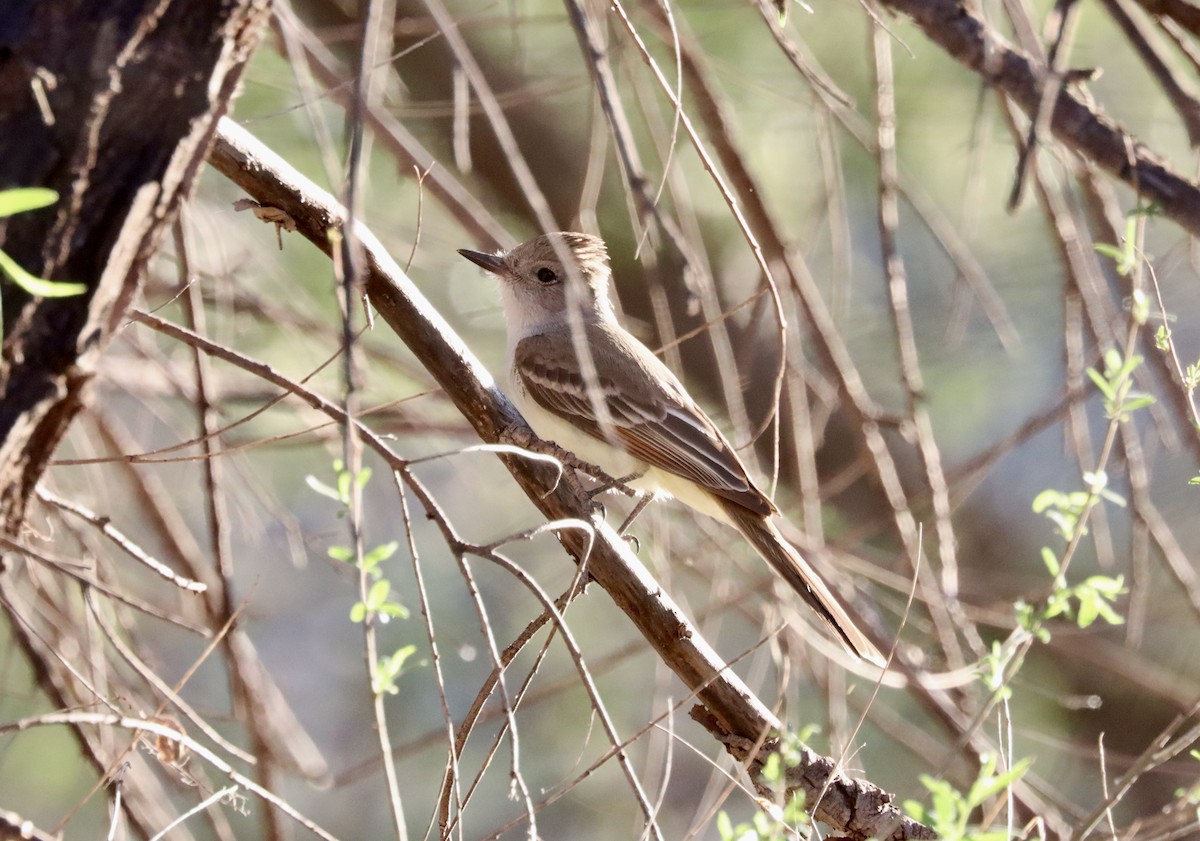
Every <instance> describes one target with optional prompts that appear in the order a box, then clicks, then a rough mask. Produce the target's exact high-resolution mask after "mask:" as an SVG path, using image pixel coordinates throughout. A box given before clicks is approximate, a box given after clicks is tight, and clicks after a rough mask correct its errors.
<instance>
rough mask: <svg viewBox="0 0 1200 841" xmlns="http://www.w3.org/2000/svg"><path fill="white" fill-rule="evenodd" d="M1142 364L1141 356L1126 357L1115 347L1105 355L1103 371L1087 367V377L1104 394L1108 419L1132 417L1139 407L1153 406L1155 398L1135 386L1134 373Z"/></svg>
mask: <svg viewBox="0 0 1200 841" xmlns="http://www.w3.org/2000/svg"><path fill="white" fill-rule="evenodd" d="M1141 364H1142V357H1140V356H1137V355H1136V354H1135V355H1132V356H1129V357H1125V356H1122V355H1121V352H1120V351H1119V350H1117V349H1116V348H1110V349H1109V350H1108V351H1106V352H1105V354H1104V371H1103V373H1101V372H1100V371H1097V370H1096V369H1095V368H1088V370H1087V375H1088V378H1089V379H1091V381H1092V382H1093V383H1094V384H1095V386H1096V388H1098V389H1099V390H1100V394H1101V395H1102V396H1103V397H1104V410H1105V412H1106V413H1107V414H1108V417H1109V418H1112V419H1114V420H1119V421H1125V420H1128V419H1129V415H1130V414H1131V413H1133V412H1135V411H1137V410H1138V409H1142V408H1145V407H1146V406H1150V405H1153V403H1154V398H1153V397H1152V396H1151V395H1149V394H1145V393H1143V392H1140V391H1134V389H1133V372H1134V371H1135V370H1137V367H1138V366H1139V365H1141Z"/></svg>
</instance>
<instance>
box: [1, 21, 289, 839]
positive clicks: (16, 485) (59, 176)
mask: <svg viewBox="0 0 1200 841" xmlns="http://www.w3.org/2000/svg"><path fill="white" fill-rule="evenodd" d="M3 6H4V10H3V12H0V189H8V188H13V187H49V188H51V189H54V190H56V191H57V192H58V193H59V196H60V200H59V202H58V203H57V204H56V205H54V206H52V207H48V208H45V209H43V210H38V211H34V212H30V213H24V214H19V215H17V216H13V217H10V218H8V219H0V248H2V249H3V250H4V251H5V252H6V253H7V254H8V255H10V256H11V257H12V258H13V259H15V260H16V261H17V262H18V263H19V264H20V265H21V266H22V267H23V268H25V269H26V270H27V271H30V272H32V273H34V274H36V275H39V276H41V277H45V278H49V279H52V280H70V281H75V282H79V283H83V284H85V285H86V287H87V292H86V293H85V294H83V295H80V296H78V297H72V298H52V299H41V298H30V297H29V296H28V295H27V294H25V293H24V292H23V291H22V290H21V289H19V288H18V287H17V286H16V285H15V284H13V283H12V282H11V281H10V280H9V279H8V278H7V277H5V278H3V279H2V281H0V293H2V295H3V305H4V320H3V326H4V340H3V353H2V354H0V536H8V537H10V538H16V539H18V540H19V539H21V537H22V526H23V523H24V519H25V511H26V506H27V504H28V500H29V497H30V495H31V493H32V492H33V490H34V488H35V486H36V485H37V482H38V479H39V477H40V476H41V474H42V471H43V470H44V468H45V466H46V464H47V463H48V461H49V459H50V457H51V455H52V454H53V452H54V449H55V447H56V445H57V444H58V442H59V441H60V440H61V438H62V436H63V434H64V433H65V431H66V429H67V426H68V425H69V424H70V422H71V420H72V419H73V418H74V417H75V415H76V414H77V413H78V412H79V410H80V408H81V407H82V406H83V405H84V402H85V401H86V399H87V395H88V387H89V383H90V381H91V380H92V378H93V376H94V373H95V369H96V365H97V360H98V357H99V354H100V352H101V351H102V350H103V349H104V347H105V345H106V344H107V342H108V340H109V338H110V336H111V335H112V332H113V329H114V327H115V326H116V325H118V324H120V323H121V320H122V318H123V317H124V313H125V310H126V308H127V306H128V305H129V303H130V301H131V300H132V299H133V298H134V296H135V295H136V294H137V292H138V289H139V286H140V283H141V281H142V277H143V275H144V274H145V271H146V267H147V264H148V263H149V261H150V259H151V258H152V257H153V255H154V253H155V251H156V250H157V248H158V246H159V244H160V242H161V241H162V239H163V235H164V233H165V232H166V231H167V230H168V228H169V226H170V225H171V224H172V223H173V222H174V221H175V219H176V217H177V215H178V212H179V208H180V205H181V203H182V202H183V201H184V200H185V199H186V198H187V197H188V195H189V194H190V192H191V190H192V187H193V184H194V183H195V181H196V176H197V173H198V171H199V169H200V167H201V166H202V165H203V164H204V162H205V158H206V156H207V154H208V149H209V145H210V143H211V141H212V138H213V133H214V131H215V129H216V125H217V121H218V119H219V118H220V117H221V116H222V115H223V114H225V113H226V111H227V110H228V109H229V103H230V100H231V99H232V96H233V93H234V91H235V90H236V88H237V85H238V82H239V80H240V79H241V76H242V72H243V70H244V69H245V65H246V61H247V60H248V58H249V56H250V53H251V52H252V50H253V48H254V47H255V45H256V44H257V42H258V40H259V34H260V32H261V31H262V28H263V24H264V22H265V18H266V16H267V12H268V9H269V6H270V2H269V0H5V2H4V4H3ZM10 545H11V544H10ZM5 560H6V559H5V558H4V557H3V556H2V555H0V600H2V601H3V606H4V608H5V610H6V612H8V614H9V619H10V621H9V627H10V628H11V631H12V638H13V640H14V641H15V642H16V643H17V644H18V645H19V646H20V647H21V648H22V649H23V650H24V652H25V654H26V656H27V657H28V659H29V662H30V665H31V666H32V668H33V669H34V670H35V672H36V674H37V675H38V679H39V682H40V684H41V686H42V687H43V689H44V691H45V692H46V694H47V696H48V697H49V699H50V702H51V703H52V704H54V705H56V706H59V707H61V708H64V709H70V708H72V707H77V706H87V707H89V708H90V707H92V706H95V705H96V703H97V700H98V699H97V696H96V693H95V691H94V690H93V689H92V688H91V687H90V686H89V685H87V684H86V683H84V681H83V680H82V678H81V676H80V675H79V674H78V673H77V672H73V671H71V669H70V668H68V666H67V665H66V663H67V662H68V661H67V660H65V659H63V658H62V654H63V652H70V651H87V650H88V647H87V646H88V644H89V643H88V642H87V639H88V634H87V629H86V628H84V627H81V626H80V623H79V622H78V621H77V619H78V616H77V614H76V613H74V612H73V611H72V609H71V607H70V605H71V604H73V603H74V602H76V601H77V600H78V596H79V594H78V591H77V590H72V589H71V587H70V586H69V585H66V584H64V585H63V586H62V587H61V588H59V589H56V590H54V591H53V592H50V591H46V590H44V589H39V588H36V587H34V588H30V587H22V582H23V581H25V580H27V579H28V570H26V569H25V568H24V567H23V566H22V565H21V564H19V563H13V564H9V565H7V566H6V564H5ZM31 591H32V592H31ZM35 602H36V603H35ZM31 617H33V618H31ZM86 668H87V667H86V666H85V670H86ZM127 702H128V699H127ZM75 733H76V736H77V737H78V738H79V740H80V743H81V745H82V747H83V750H84V752H85V755H86V756H88V757H89V759H90V760H91V761H92V763H93V765H94V766H95V767H96V769H97V770H98V772H99V773H101V774H108V773H115V772H117V771H118V768H119V766H120V764H121V762H122V760H123V757H124V756H125V754H124V753H123V752H122V751H123V748H124V745H126V744H128V742H129V739H128V738H127V737H126V738H113V736H112V734H111V733H109V734H105V733H103V732H102V731H100V730H99V729H96V728H84V727H76V728H75ZM153 776H154V775H146V774H129V775H127V778H126V779H125V780H124V782H123V783H122V789H121V790H122V793H123V798H122V802H123V803H124V806H125V808H124V812H125V816H126V817H127V819H129V820H130V821H131V822H132V824H133V827H134V830H135V832H137V833H139V834H143V835H145V834H148V832H149V831H151V830H153V829H157V828H160V827H161V826H162V825H163V824H164V823H165V822H166V821H168V820H170V819H172V818H173V817H175V814H176V813H175V812H174V811H173V810H172V808H171V803H170V796H169V794H168V793H167V792H166V791H165V790H164V789H162V788H161V787H160V785H161V784H160V783H159V782H157V781H156V780H155V779H153ZM0 805H19V804H0ZM176 836H178V837H179V838H187V837H190V835H189V834H188V832H187V830H186V829H185V828H179V829H176V830H174V831H173V832H172V837H176Z"/></svg>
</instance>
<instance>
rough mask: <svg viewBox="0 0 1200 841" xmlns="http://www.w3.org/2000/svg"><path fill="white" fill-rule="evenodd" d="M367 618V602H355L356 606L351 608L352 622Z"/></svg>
mask: <svg viewBox="0 0 1200 841" xmlns="http://www.w3.org/2000/svg"><path fill="white" fill-rule="evenodd" d="M366 618H367V606H366V605H365V604H363V603H362V602H355V603H354V606H353V607H352V608H350V621H351V622H362V621H363V620H364V619H366Z"/></svg>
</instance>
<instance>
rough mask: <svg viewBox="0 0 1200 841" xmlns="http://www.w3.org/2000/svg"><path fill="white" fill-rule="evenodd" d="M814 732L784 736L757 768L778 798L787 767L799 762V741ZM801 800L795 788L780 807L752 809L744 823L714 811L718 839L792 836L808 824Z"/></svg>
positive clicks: (759, 840) (777, 840) (775, 840)
mask: <svg viewBox="0 0 1200 841" xmlns="http://www.w3.org/2000/svg"><path fill="white" fill-rule="evenodd" d="M815 731H816V728H806V729H805V730H804V731H802V732H801V733H800V734H797V735H792V736H790V737H789V738H787V739H785V740H784V741H783V742H781V743H780V745H779V748H778V749H777V750H776V751H775V752H774V753H772V754H771V755H770V756H768V757H767V761H766V762H764V763H763V765H762V768H761V769H760V770H759V772H758V773H759V778H760V779H761V780H762V782H764V783H766V784H767V786H769V787H770V788H771V789H772V790H773V791H774V792H776V794H777V795H778V799H781V800H782V799H783V798H784V797H786V795H787V772H788V769H790V768H794V767H796V765H797V764H799V762H800V757H801V749H802V746H803V743H804V741H805V740H806V739H807V738H808V737H809V736H810V735H811V734H812V733H813V732H815ZM804 800H805V799H804V792H803V791H801V790H796V792H795V793H794V794H793V795H792V796H791V797H787V800H786V802H785V803H783V805H782V807H781V808H779V809H771V810H763V811H759V812H755V813H754V817H753V818H751V820H750V821H749V822H748V823H740V824H738V825H737V826H734V824H733V821H732V820H731V819H730V817H729V815H728V814H727V813H726V812H724V811H721V812H719V813H718V814H717V832H718V833H719V834H720V836H721V841H784V839H788V838H794V837H795V836H796V834H797V831H798V829H799V828H802V827H807V826H808V825H809V817H808V812H806V811H805V809H804Z"/></svg>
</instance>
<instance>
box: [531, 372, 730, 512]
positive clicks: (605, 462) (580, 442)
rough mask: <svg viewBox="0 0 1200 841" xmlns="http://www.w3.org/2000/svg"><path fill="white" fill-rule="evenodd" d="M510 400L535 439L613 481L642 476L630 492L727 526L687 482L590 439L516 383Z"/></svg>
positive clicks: (716, 508) (702, 494)
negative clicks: (667, 499)
mask: <svg viewBox="0 0 1200 841" xmlns="http://www.w3.org/2000/svg"><path fill="white" fill-rule="evenodd" d="M511 396H512V400H513V403H514V404H516V407H517V408H518V409H519V410H520V411H521V414H522V415H524V416H525V420H526V421H528V422H529V425H530V426H531V427H532V428H533V431H534V432H536V433H537V434H538V437H539V438H544V439H546V440H547V441H553V442H554V443H555V444H557V445H558V446H560V447H562V448H563V449H564V450H568V451H570V452H572V453H574V454H575V455H577V456H579V458H581V459H583V460H584V461H586V462H590V463H592V464H594V465H596V466H597V467H599V468H600V469H601V470H603V471H604V472H605V473H607V474H608V475H609V476H612V477H613V478H615V479H620V478H622V477H624V476H629V475H632V474H634V473H640V474H642V475H641V476H640V478H638V479H635V480H633V481H631V482H630V483H629V486H630V487H631V488H633V489H634V490H638V491H643V492H646V493H651V494H655V495H657V496H673V497H675V498H676V499H678V500H679V501H680V502H682V503H683V504H684V505H687V506H688V507H690V508H694V509H695V510H697V511H699V512H700V513H702V514H707V515H708V516H710V517H714V518H716V519H717V520H720V521H721V522H724V523H728V522H729V518H728V517H726V516H725V512H724V511H722V510H721V506H720V505H719V504H718V503H717V502H716V500H715V499H714V498H713V496H712V495H711V494H710V493H708V491H706V490H704V489H703V488H701V487H700V486H699V485H697V484H696V483H695V482H693V481H691V480H690V479H685V478H683V477H682V476H679V475H677V474H675V473H670V472H668V471H666V470H661V469H659V468H657V467H650V466H649V465H647V464H646V462H644V461H642V460H641V459H638V458H635V457H633V456H632V455H630V454H629V453H627V452H625V451H624V450H622V449H619V448H617V447H614V446H612V445H611V444H609V443H608V442H606V441H601V440H599V439H598V438H594V437H592V436H591V435H589V434H587V433H586V432H584V431H583V430H581V429H579V428H578V427H576V426H574V425H573V424H571V423H570V422H568V421H565V420H563V419H562V418H560V417H559V416H558V415H555V414H553V413H552V412H549V411H547V410H546V409H543V408H542V407H541V406H540V405H538V404H537V403H536V402H534V401H533V400H532V399H531V398H530V397H529V395H528V394H526V393H525V391H524V389H522V388H520V386H519V383H517V382H514V384H513V388H512V392H511Z"/></svg>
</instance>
